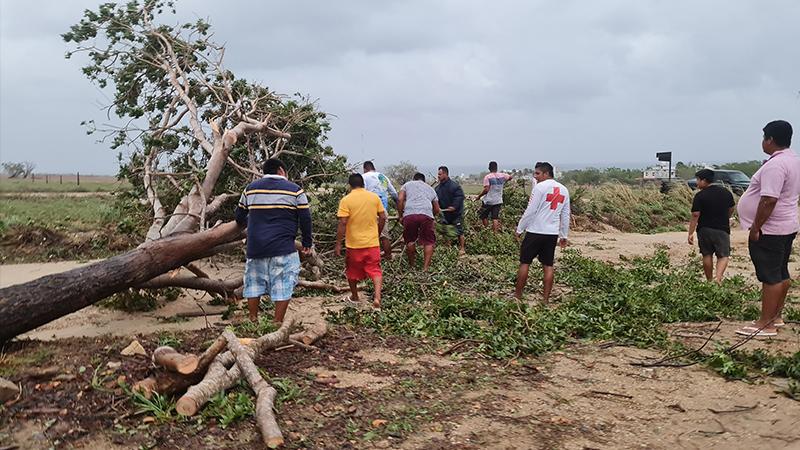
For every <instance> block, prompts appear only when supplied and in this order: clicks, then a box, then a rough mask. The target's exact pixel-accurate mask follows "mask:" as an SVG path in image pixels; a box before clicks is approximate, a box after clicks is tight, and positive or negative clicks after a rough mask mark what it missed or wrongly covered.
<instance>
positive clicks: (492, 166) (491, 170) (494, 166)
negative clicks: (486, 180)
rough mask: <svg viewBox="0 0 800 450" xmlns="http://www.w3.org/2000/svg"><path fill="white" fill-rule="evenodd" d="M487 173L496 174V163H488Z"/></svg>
mask: <svg viewBox="0 0 800 450" xmlns="http://www.w3.org/2000/svg"><path fill="white" fill-rule="evenodd" d="M489 172H497V161H492V162H490V163H489Z"/></svg>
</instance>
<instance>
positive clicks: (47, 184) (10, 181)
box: [0, 174, 130, 193]
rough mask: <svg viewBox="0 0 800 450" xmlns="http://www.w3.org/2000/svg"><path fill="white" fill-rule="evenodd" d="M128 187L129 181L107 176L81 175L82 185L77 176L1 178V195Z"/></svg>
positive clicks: (93, 190) (96, 190)
mask: <svg viewBox="0 0 800 450" xmlns="http://www.w3.org/2000/svg"><path fill="white" fill-rule="evenodd" d="M128 186H130V185H129V184H128V182H127V181H119V180H117V178H116V177H112V176H106V175H102V176H98V175H81V179H80V184H78V179H77V176H76V175H75V174H67V175H36V178H35V179H30V178H28V179H18V178H7V177H0V193H21V192H111V191H115V190H118V189H120V188H123V189H125V188H127V187H128Z"/></svg>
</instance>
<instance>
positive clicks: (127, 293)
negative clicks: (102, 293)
mask: <svg viewBox="0 0 800 450" xmlns="http://www.w3.org/2000/svg"><path fill="white" fill-rule="evenodd" d="M180 295H181V290H180V289H179V288H164V289H134V288H129V289H126V290H124V291H121V292H117V293H116V294H114V295H112V296H111V297H109V298H107V299H105V300H103V301H101V302H100V303H98V305H99V306H102V307H105V308H111V309H118V310H120V311H128V312H134V311H153V310H154V309H156V308H158V307H159V305H161V304H162V302H171V301H175V300H177V299H178V297H179V296H180ZM159 345H171V344H159Z"/></svg>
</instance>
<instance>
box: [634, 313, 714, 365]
mask: <svg viewBox="0 0 800 450" xmlns="http://www.w3.org/2000/svg"><path fill="white" fill-rule="evenodd" d="M721 326H722V321H721V320H720V321H719V322H718V323H717V326H716V328H714V331H712V332H711V334H709V335H708V338H707V339H706V341H705V342H703V345H701V346H700V347H698V348H696V349H694V350H689V351H687V352H684V353H680V354H678V355H672V356H667V357H664V358H661V359H659V360H658V361H655V362H649V363H647V362H632V363H630V364H631V365H632V366H640V367H688V366H691V365H694V364H697V363H698V362H699V361H694V362H691V363H676V364H667V363H668V362H670V361H674V360H676V359H682V358H686V357H688V356H691V355H695V354H698V353H700V351H702V350H703V349H704V348H705V347H706V345H708V343H709V342H711V339H712V338H713V337H714V335H715V334H717V331H719V329H720V327H721Z"/></svg>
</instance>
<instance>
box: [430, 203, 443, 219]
mask: <svg viewBox="0 0 800 450" xmlns="http://www.w3.org/2000/svg"><path fill="white" fill-rule="evenodd" d="M431 205H432V206H433V217H437V216H439V214H440V213H441V212H442V208H440V207H439V200H433V201H431Z"/></svg>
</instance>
